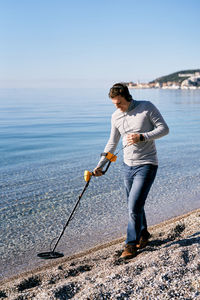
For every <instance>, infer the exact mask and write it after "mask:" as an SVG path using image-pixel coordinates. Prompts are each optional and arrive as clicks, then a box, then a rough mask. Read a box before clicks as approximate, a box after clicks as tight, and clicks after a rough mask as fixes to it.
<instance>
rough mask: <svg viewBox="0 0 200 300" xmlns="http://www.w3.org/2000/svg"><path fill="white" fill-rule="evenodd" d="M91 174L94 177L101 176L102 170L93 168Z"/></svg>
mask: <svg viewBox="0 0 200 300" xmlns="http://www.w3.org/2000/svg"><path fill="white" fill-rule="evenodd" d="M93 174H94V176H102V175H103V171H102V168H95V169H94V170H93Z"/></svg>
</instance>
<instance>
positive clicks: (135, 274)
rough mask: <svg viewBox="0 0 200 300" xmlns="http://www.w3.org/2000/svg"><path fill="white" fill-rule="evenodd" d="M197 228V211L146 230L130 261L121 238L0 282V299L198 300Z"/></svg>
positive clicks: (199, 245) (199, 217)
mask: <svg viewBox="0 0 200 300" xmlns="http://www.w3.org/2000/svg"><path fill="white" fill-rule="evenodd" d="M199 228H200V209H197V210H195V211H192V212H189V213H187V214H185V215H182V216H179V217H176V218H173V219H170V220H167V221H165V222H162V223H160V224H157V225H154V226H151V227H149V231H150V233H151V238H150V240H149V244H148V246H147V247H146V248H145V249H142V250H139V251H138V254H137V256H136V257H134V258H133V259H130V260H121V259H120V255H121V252H122V250H123V247H124V239H125V237H122V238H120V239H117V240H114V241H110V242H109V243H106V244H102V245H99V246H97V247H95V248H92V249H89V250H87V251H85V252H82V253H78V254H76V255H73V256H70V257H63V258H60V259H57V260H52V261H49V264H48V265H46V266H45V267H42V268H37V269H34V270H30V271H28V272H26V273H22V274H20V275H17V276H15V277H12V278H7V279H5V280H2V281H1V284H0V286H1V287H0V298H1V299H10V300H23V299H24V300H25V299H35V300H36V299H37V300H42V299H44V300H48V299H49V300H54V299H77V300H78V299H84V300H86V299H87V300H97V299H99V300H100V299H118V300H119V299H188V300H189V299H200V230H199Z"/></svg>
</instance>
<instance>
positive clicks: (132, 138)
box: [127, 133, 140, 145]
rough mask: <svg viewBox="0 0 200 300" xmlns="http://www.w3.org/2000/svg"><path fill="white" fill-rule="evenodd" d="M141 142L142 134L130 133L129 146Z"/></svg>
mask: <svg viewBox="0 0 200 300" xmlns="http://www.w3.org/2000/svg"><path fill="white" fill-rule="evenodd" d="M139 142H140V134H139V133H130V134H128V135H127V144H128V145H133V144H135V143H139Z"/></svg>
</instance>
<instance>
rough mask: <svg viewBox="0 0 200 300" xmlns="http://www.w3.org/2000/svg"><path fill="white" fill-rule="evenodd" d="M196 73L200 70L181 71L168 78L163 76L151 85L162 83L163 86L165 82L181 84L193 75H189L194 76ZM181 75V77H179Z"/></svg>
mask: <svg viewBox="0 0 200 300" xmlns="http://www.w3.org/2000/svg"><path fill="white" fill-rule="evenodd" d="M196 72H200V69H195V70H184V71H179V72H175V73H172V74H169V75H166V76H162V77H159V78H156V79H155V80H153V81H151V82H150V83H157V82H158V83H160V84H163V83H165V82H168V81H171V82H176V83H179V84H181V82H182V81H183V80H185V79H187V78H189V77H190V76H191V75H189V74H194V73H196ZM180 74H181V76H179V75H180Z"/></svg>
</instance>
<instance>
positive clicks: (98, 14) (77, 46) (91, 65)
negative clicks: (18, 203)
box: [0, 0, 200, 88]
mask: <svg viewBox="0 0 200 300" xmlns="http://www.w3.org/2000/svg"><path fill="white" fill-rule="evenodd" d="M199 13H200V1H199V0H190V1H188V0H187V1H186V0H165V1H162V0H123V1H118V0H17V1H16V0H0V87H1V88H18V87H20V88H26V87H31V88H32V87H36V88H37V87H45V88H46V87H55V88H59V87H62V88H63V87H77V86H78V87H91V86H92V87H107V86H109V87H110V84H113V83H115V82H119V81H120V82H121V81H133V82H137V81H140V82H148V81H151V80H153V79H155V78H158V77H160V76H163V75H168V74H170V73H173V72H177V71H181V70H187V69H196V68H200V55H199V53H200V38H199V33H200V18H199Z"/></svg>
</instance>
